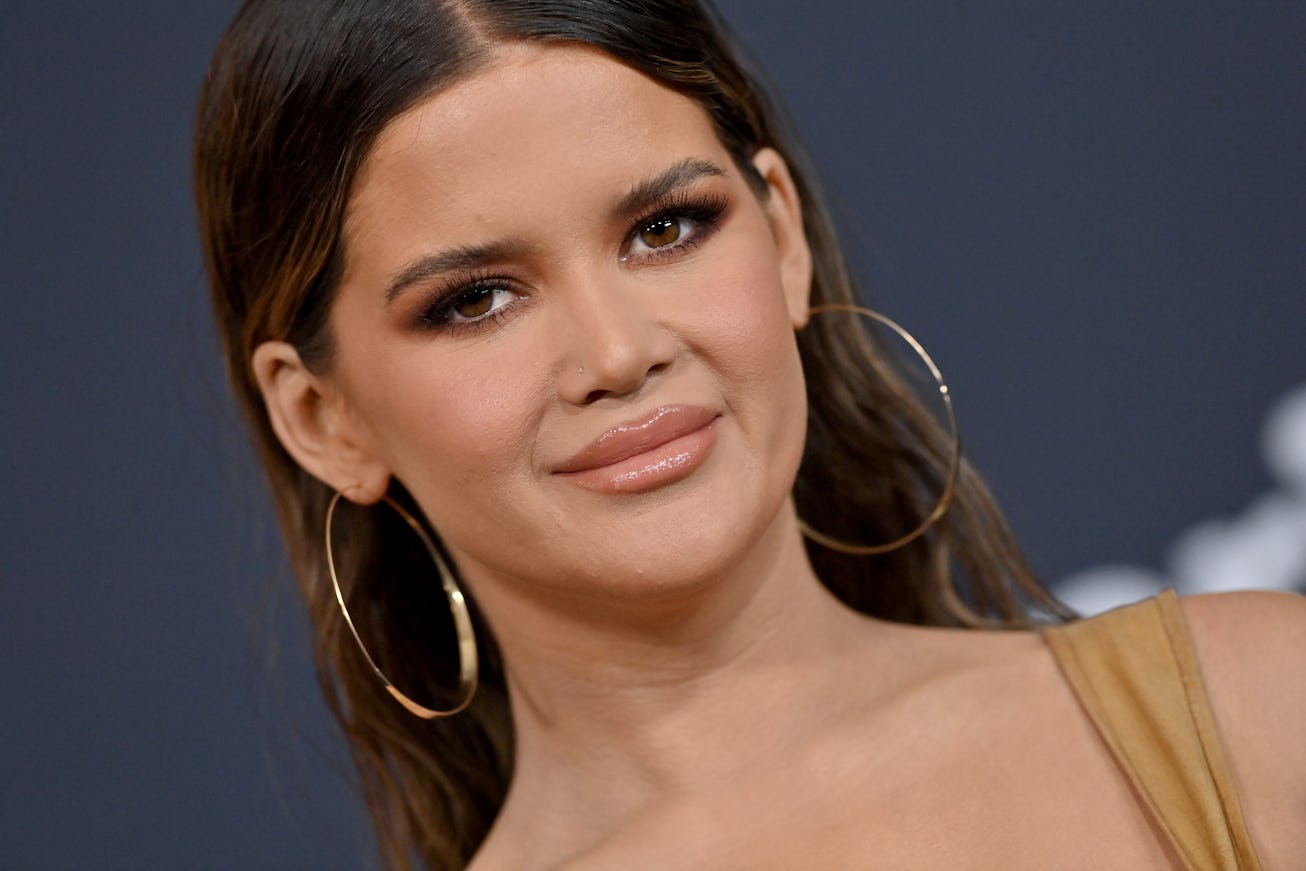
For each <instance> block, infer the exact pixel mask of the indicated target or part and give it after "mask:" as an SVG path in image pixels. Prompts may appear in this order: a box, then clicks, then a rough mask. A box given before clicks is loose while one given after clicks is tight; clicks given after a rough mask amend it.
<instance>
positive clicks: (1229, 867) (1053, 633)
mask: <svg viewBox="0 0 1306 871" xmlns="http://www.w3.org/2000/svg"><path fill="white" fill-rule="evenodd" d="M1043 637H1044V638H1045V639H1046V640H1047V643H1048V646H1049V647H1051V649H1052V653H1053V655H1054V656H1055V657H1056V659H1057V662H1058V664H1059V665H1060V666H1061V670H1062V671H1063V672H1064V673H1065V676H1066V679H1067V680H1068V681H1069V683H1070V686H1071V688H1072V689H1073V690H1074V692H1075V695H1076V696H1078V698H1079V701H1080V703H1081V704H1082V705H1083V706H1084V710H1085V711H1086V712H1087V713H1088V716H1089V718H1090V719H1091V720H1092V721H1093V725H1094V726H1096V728H1097V731H1098V733H1099V734H1100V735H1101V736H1102V739H1103V740H1104V741H1105V742H1106V744H1107V746H1108V747H1109V748H1110V750H1111V753H1112V755H1113V756H1114V757H1115V758H1116V761H1117V762H1118V763H1119V764H1120V767H1121V768H1122V769H1124V772H1125V774H1126V775H1127V776H1128V778H1129V780H1130V781H1131V782H1132V783H1133V785H1134V789H1135V790H1136V791H1137V793H1138V795H1139V796H1140V797H1141V799H1142V801H1143V803H1144V804H1145V805H1146V807H1147V808H1148V809H1149V810H1150V811H1151V813H1152V816H1153V818H1154V819H1155V821H1156V823H1157V825H1158V826H1159V827H1160V829H1161V830H1162V831H1163V832H1164V833H1165V834H1166V836H1168V837H1169V839H1170V841H1171V843H1172V844H1173V845H1174V848H1175V851H1176V852H1177V853H1178V854H1179V856H1180V857H1182V859H1183V861H1184V864H1185V866H1186V867H1187V868H1189V869H1193V871H1261V863H1260V860H1259V859H1257V857H1256V850H1255V849H1254V848H1253V846H1252V841H1251V838H1250V837H1249V836H1248V834H1247V825H1246V823H1245V822H1244V820H1243V814H1242V808H1241V806H1240V805H1239V803H1238V795H1237V793H1236V791H1235V789H1234V780H1233V772H1232V770H1231V769H1230V767H1229V763H1228V760H1227V759H1226V757H1225V753H1224V748H1223V746H1222V744H1221V741H1220V734H1219V731H1218V730H1217V728H1216V723H1215V717H1214V715H1213V714H1212V712H1211V705H1210V701H1209V700H1208V698H1207V695H1206V687H1205V686H1204V685H1203V683H1202V677H1201V674H1200V673H1199V671H1198V668H1197V659H1196V657H1195V655H1194V653H1193V646H1192V639H1191V638H1190V636H1189V634H1188V629H1187V626H1186V625H1185V623H1184V619H1183V614H1182V612H1181V611H1180V607H1179V599H1178V597H1177V596H1176V595H1175V594H1174V592H1173V591H1171V590H1167V591H1166V592H1164V593H1162V594H1161V595H1159V596H1157V597H1155V598H1152V599H1147V600H1145V601H1142V602H1139V603H1138V604H1136V605H1129V606H1126V607H1124V608H1117V609H1116V610H1114V611H1110V612H1108V613H1106V614H1102V615H1100V616H1098V617H1093V618H1090V619H1088V620H1081V621H1079V622H1076V623H1071V624H1068V625H1065V626H1057V627H1054V628H1047V629H1044V630H1043Z"/></svg>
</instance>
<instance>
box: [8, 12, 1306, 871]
mask: <svg viewBox="0 0 1306 871" xmlns="http://www.w3.org/2000/svg"><path fill="white" fill-rule="evenodd" d="M234 6H235V4H234V3H223V2H209V3H185V4H182V3H176V2H171V0H169V2H164V0H137V2H124V3H92V2H73V0H65V2H57V0H56V2H50V3H37V2H33V0H25V2H24V0H20V2H18V3H13V2H11V3H9V4H7V5H6V14H5V22H4V25H3V29H2V30H0V82H3V85H0V89H2V90H0V98H2V99H3V101H4V102H3V118H4V120H3V124H0V154H3V165H2V167H0V179H2V184H3V187H2V188H0V201H2V202H3V204H4V205H3V207H4V225H3V233H2V234H0V246H2V247H0V254H2V255H3V265H4V282H5V298H6V299H8V300H9V305H10V309H9V312H8V316H7V317H5V318H4V319H3V327H2V329H3V342H2V343H0V362H2V364H3V370H2V371H3V380H2V381H0V383H2V384H3V394H0V400H2V407H3V409H4V411H3V414H4V418H5V424H4V426H3V428H2V429H0V438H2V439H3V458H4V481H5V485H6V486H5V489H6V498H5V500H4V506H3V509H2V510H3V533H2V534H0V578H2V579H3V600H2V602H0V845H3V847H2V848H0V866H3V867H13V868H198V867H212V868H244V867H251V868H252V867H301V868H303V867H315V868H326V867H341V868H348V867H358V866H359V865H362V864H366V863H367V862H368V861H369V860H368V857H369V856H370V853H369V849H370V847H369V835H368V832H367V828H366V825H365V823H364V821H363V819H362V816H361V812H360V810H359V809H358V807H357V806H356V805H355V803H354V802H353V800H352V799H351V797H350V793H349V788H348V787H347V785H346V780H347V777H345V778H342V777H341V776H338V774H337V773H336V772H337V771H338V770H339V769H340V767H341V765H340V762H339V756H338V747H336V746H335V744H334V743H333V742H332V739H331V734H330V731H329V729H327V728H326V727H325V726H324V715H323V713H322V710H321V707H320V704H319V703H318V702H317V697H316V690H315V688H314V686H313V684H312V678H311V675H310V670H309V667H308V663H307V659H308V647H307V643H306V641H305V639H304V635H303V627H302V623H301V619H300V617H299V614H298V612H297V611H296V609H295V603H294V601H293V599H292V598H291V596H290V594H289V593H288V592H287V591H288V586H289V585H288V583H287V582H286V581H285V579H284V577H282V575H283V573H284V567H283V561H282V558H281V555H280V551H279V545H278V543H277V541H276V533H275V530H274V529H273V528H272V527H271V525H270V524H269V523H268V515H267V508H266V504H265V499H264V497H263V495H262V493H261V491H260V490H259V489H258V486H259V485H258V481H257V478H256V476H255V473H254V471H253V468H252V464H251V463H250V462H249V460H248V458H247V457H246V455H245V454H244V451H243V448H242V447H241V444H242V443H241V440H240V434H239V431H238V428H237V423H236V421H235V420H234V415H233V413H232V412H231V410H230V409H229V407H228V405H227V400H226V395H225V392H224V391H223V389H222V388H221V387H220V373H219V371H218V367H217V365H216V363H215V351H214V348H213V340H212V335H211V328H210V325H209V321H208V313H207V307H206V303H205V302H204V298H203V289H202V283H201V280H200V270H199V260H198V255H197V250H196V240H195V231H194V228H193V220H192V215H191V205H190V195H189V179H188V148H189V134H190V125H191V120H192V111H193V103H194V98H195V94H196V89H197V87H198V85H199V82H200V79H201V76H202V72H203V69H204V67H205V65H206V62H207V58H208V55H209V53H210V52H211V50H212V47H213V45H214V43H215V41H216V38H217V35H218V34H219V32H220V30H221V28H222V26H223V25H224V24H225V21H226V19H227V18H228V17H229V16H230V14H231V12H232V11H233V10H234ZM723 6H724V9H725V11H726V12H727V13H728V15H729V16H730V17H731V18H732V19H733V20H734V21H735V22H736V24H737V26H738V28H739V30H740V31H741V33H742V35H743V36H744V37H745V38H746V40H747V41H748V42H749V43H750V44H751V45H752V46H753V47H754V49H755V51H756V54H757V55H759V56H760V57H761V58H763V59H764V61H765V62H766V64H767V66H768V67H769V69H770V71H771V74H772V78H773V79H774V80H775V81H776V82H777V83H778V84H779V85H780V87H781V90H782V91H783V92H784V94H785V95H786V96H787V98H788V99H789V101H790V103H791V104H792V107H793V110H794V115H795V116H796V118H797V119H798V122H799V126H800V127H801V128H802V129H803V131H804V132H805V134H806V135H807V138H808V140H809V142H810V144H811V147H812V151H813V152H814V154H815V157H816V159H817V162H818V163H819V164H820V165H821V166H822V167H823V168H824V170H825V176H826V179H827V182H828V186H829V188H830V189H831V191H832V192H833V193H834V194H835V196H836V199H837V200H838V202H839V204H840V206H841V207H842V209H843V210H844V211H845V212H846V213H847V215H848V217H849V219H850V221H849V223H850V227H851V232H850V233H849V237H850V240H851V241H852V243H853V247H854V248H855V249H857V250H859V251H860V252H861V255H860V256H861V259H862V262H863V263H864V264H866V267H867V272H868V274H869V275H870V276H871V279H872V283H873V287H874V292H875V298H876V301H877V303H878V305H879V306H880V307H881V308H882V309H883V310H885V311H886V312H888V313H889V314H891V315H893V316H895V317H897V318H898V319H900V320H901V321H902V322H904V323H905V324H907V325H908V326H910V327H911V328H912V329H914V330H915V331H916V332H917V333H918V335H919V336H920V337H921V338H922V339H923V340H924V341H925V343H926V344H927V346H928V347H929V348H930V349H931V351H932V353H933V354H934V355H935V357H936V358H937V359H938V361H939V362H940V364H941V365H942V366H943V367H944V370H945V371H946V372H947V373H948V376H949V379H950V381H951V382H952V384H953V389H954V392H955V395H956V397H957V402H958V406H959V410H960V413H961V416H962V420H963V423H964V427H965V432H966V437H967V441H968V448H969V453H970V455H971V456H972V457H973V458H975V459H976V460H977V462H978V463H979V464H980V466H981V468H982V469H985V470H986V471H987V474H988V476H989V479H990V481H991V482H992V484H993V486H994V488H995V490H996V491H997V494H998V496H999V498H1000V499H1001V501H1002V502H1003V504H1004V505H1005V507H1006V508H1007V510H1008V512H1009V515H1010V517H1011V519H1012V521H1013V524H1014V525H1015V527H1016V530H1017V532H1018V534H1019V535H1020V536H1021V538H1022V540H1023V541H1024V543H1025V545H1026V547H1027V548H1028V550H1029V553H1030V554H1031V556H1032V558H1033V561H1034V563H1035V565H1036V567H1037V568H1038V569H1039V570H1040V571H1041V572H1042V573H1043V574H1044V575H1045V576H1047V577H1049V578H1053V579H1055V578H1058V577H1061V576H1064V575H1067V574H1070V573H1073V572H1076V571H1079V570H1081V569H1083V568H1086V567H1089V566H1092V565H1096V564H1100V563H1106V562H1131V563H1138V564H1141V565H1143V566H1158V565H1159V564H1160V563H1161V561H1162V560H1163V559H1164V556H1165V553H1166V550H1167V548H1168V547H1169V544H1170V542H1171V541H1172V540H1173V539H1174V537H1175V536H1176V535H1177V534H1179V533H1180V532H1181V531H1182V530H1184V529H1186V528H1187V527H1189V526H1191V525H1192V524H1194V523H1196V522H1198V521H1200V520H1202V519H1203V518H1206V517H1208V516H1214V515H1219V514H1224V513H1232V512H1237V511H1239V510H1240V509H1241V507H1242V506H1243V505H1244V504H1246V503H1247V502H1248V500H1250V499H1252V498H1253V497H1254V496H1255V495H1256V494H1257V493H1259V492H1261V491H1264V490H1266V489H1267V488H1268V487H1270V486H1271V482H1269V481H1268V480H1267V475H1266V472H1265V471H1264V470H1263V468H1262V464H1261V462H1260V460H1259V459H1258V456H1257V438H1258V430H1259V426H1260V421H1261V419H1262V417H1263V415H1264V414H1265V412H1266V410H1267V409H1268V408H1269V407H1270V405H1271V403H1272V402H1273V401H1274V399H1275V398H1276V397H1278V396H1280V395H1281V394H1283V393H1284V392H1285V391H1287V390H1288V389H1289V388H1290V387H1292V386H1293V385H1296V384H1299V383H1301V382H1302V381H1303V380H1306V342H1304V341H1303V334H1304V333H1306V331H1304V330H1303V320H1304V316H1306V296H1304V295H1303V294H1304V291H1303V288H1304V287H1306V283H1304V281H1303V280H1304V279H1306V254H1304V252H1306V206H1304V205H1303V203H1304V202H1306V200H1304V199H1303V197H1304V196H1306V171H1304V169H1303V160H1302V155H1303V154H1306V64H1304V62H1303V54H1302V51H1303V48H1302V47H1303V46H1304V45H1306V7H1304V6H1303V5H1302V4H1301V3H1283V4H1274V3H1259V4H1205V5H1201V6H1195V5H1193V4H1188V3H1178V2H1158V3H1149V4H1141V5H1140V4H1136V3H1132V2H1131V3H1125V2H1107V3H1091V4H1081V3H1043V2H1027V3H1014V2H990V3H983V4H964V3H942V2H940V3H928V4H915V3H910V4H909V3H871V4H865V5H862V4H852V3H847V4H844V3H820V2H817V3H805V4H795V3H792V2H778V0H776V2H771V0H767V2H746V0H732V2H728V3H724V4H723ZM1249 583H1255V579H1254V578H1253V579H1249ZM259 638H262V639H263V640H262V641H258V640H256V639H259ZM252 639H255V640H252ZM322 753H325V754H327V755H325V756H324V755H321V754H322ZM332 754H335V756H334V758H335V760H336V761H334V762H331V761H328V759H327V756H330V755H332Z"/></svg>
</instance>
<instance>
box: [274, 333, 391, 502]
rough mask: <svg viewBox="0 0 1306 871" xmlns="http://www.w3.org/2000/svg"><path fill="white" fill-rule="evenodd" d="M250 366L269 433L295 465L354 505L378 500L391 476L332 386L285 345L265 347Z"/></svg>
mask: <svg viewBox="0 0 1306 871" xmlns="http://www.w3.org/2000/svg"><path fill="white" fill-rule="evenodd" d="M251 363H252V366H253V369H254V376H255V378H256V379H257V380H258V385H259V390H260V391H261V392H262V394H263V403H264V405H266V406H267V410H268V419H269V420H270V421H271V423H272V430H273V431H274V432H275V433H276V434H277V439H278V440H279V441H280V442H281V446H282V447H284V448H285V449H286V452H287V453H289V454H290V456H291V457H293V458H294V460H295V462H297V463H299V465H300V466H301V467H302V468H303V469H304V471H306V472H308V473H309V474H310V475H312V476H313V477H315V478H317V479H318V480H319V481H321V482H322V483H324V484H326V485H327V486H328V487H331V488H333V489H335V490H339V491H340V492H342V493H344V494H345V496H346V497H347V498H349V499H351V500H353V501H354V502H358V503H361V504H371V503H373V502H376V501H377V500H378V499H380V498H381V497H382V496H383V495H384V494H385V491H386V487H387V485H388V484H389V482H390V470H389V469H388V468H387V467H386V465H385V464H384V463H383V462H381V461H380V460H379V458H378V457H377V456H376V454H375V453H374V452H373V451H372V450H370V449H369V447H368V440H367V439H366V437H365V432H364V430H363V428H362V427H361V426H359V425H358V423H357V422H356V421H355V420H354V419H353V418H352V416H351V415H350V414H349V410H348V408H347V406H346V404H345V401H344V399H343V397H342V396H341V395H340V392H339V391H338V390H336V389H334V387H333V385H332V383H331V382H330V380H329V379H326V378H323V377H320V376H318V375H314V374H313V373H312V372H310V371H309V369H308V367H307V366H305V365H304V363H303V361H302V360H300V359H299V352H298V351H296V350H295V348H294V346H292V345H289V344H287V343H286V342H264V343H263V344H261V345H259V346H258V348H257V349H255V351H254V356H253V357H252V358H251Z"/></svg>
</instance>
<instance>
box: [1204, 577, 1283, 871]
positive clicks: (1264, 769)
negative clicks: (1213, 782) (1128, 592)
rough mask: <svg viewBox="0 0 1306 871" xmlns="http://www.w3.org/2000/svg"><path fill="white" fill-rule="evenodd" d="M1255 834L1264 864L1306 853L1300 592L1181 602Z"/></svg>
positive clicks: (1275, 865)
mask: <svg viewBox="0 0 1306 871" xmlns="http://www.w3.org/2000/svg"><path fill="white" fill-rule="evenodd" d="M1181 602H1182V605H1183V612H1184V619H1185V621H1186V623H1187V624H1188V628H1189V630H1190V632H1191V633H1192V637H1193V647H1194V648H1195V650H1196V653H1197V660H1198V663H1199V665H1200V667H1201V670H1202V677H1203V680H1204V682H1205V684H1206V687H1207V692H1208V694H1209V696H1210V699H1211V707H1212V708H1213V709H1214V712H1215V718H1216V722H1217V723H1218V724H1219V726H1220V731H1221V734H1222V736H1223V738H1224V742H1225V745H1226V748H1227V750H1228V753H1229V758H1230V763H1231V764H1232V766H1233V769H1234V776H1235V778H1236V779H1237V781H1238V787H1239V793H1240V796H1241V798H1242V804H1243V810H1244V812H1245V814H1246V817H1247V824H1248V828H1249V829H1250V830H1251V834H1252V839H1253V841H1255V842H1256V844H1257V847H1258V849H1259V850H1260V851H1261V853H1262V859H1263V860H1264V861H1265V867H1266V868H1279V867H1285V868H1286V867H1292V866H1291V865H1290V864H1288V863H1289V861H1295V860H1293V859H1292V857H1297V858H1298V859H1299V858H1300V857H1301V856H1306V742H1303V741H1302V737H1301V736H1302V727H1303V724H1306V597H1302V596H1298V595H1295V594H1292V593H1269V592H1239V593H1221V594H1215V595H1206V596H1192V597H1187V598H1184V599H1182V600H1181Z"/></svg>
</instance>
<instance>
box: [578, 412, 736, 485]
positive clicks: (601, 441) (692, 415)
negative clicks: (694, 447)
mask: <svg viewBox="0 0 1306 871" xmlns="http://www.w3.org/2000/svg"><path fill="white" fill-rule="evenodd" d="M717 416H718V415H717V413H716V412H715V411H713V410H711V409H709V408H703V407H701V406H696V405H664V406H662V407H660V408H657V409H654V410H653V412H652V413H650V414H648V415H646V416H644V417H642V418H638V419H636V420H631V421H627V422H626V423H620V424H617V425H616V426H614V427H613V428H612V429H610V430H608V431H607V432H605V433H603V434H602V435H600V436H599V437H598V438H596V439H595V440H594V441H592V442H590V443H589V444H588V445H586V446H585V447H584V448H582V449H581V450H580V451H578V452H577V453H576V454H575V455H574V456H572V457H571V459H569V460H567V461H566V462H564V463H562V464H561V465H559V466H558V467H557V468H556V469H555V470H554V471H555V472H584V471H587V470H589V469H601V468H602V467H604V466H610V465H612V464H613V463H620V462H621V461H622V460H628V459H630V458H631V457H634V456H638V455H639V454H642V453H644V452H645V451H651V450H653V449H654V448H658V447H661V446H662V445H665V444H666V443H667V442H671V441H675V440H676V439H678V438H680V437H681V436H686V435H689V434H690V433H691V432H694V431H696V430H699V429H702V428H703V427H705V426H707V425H708V424H709V423H711V422H712V421H713V420H715V419H716V417H717Z"/></svg>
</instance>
